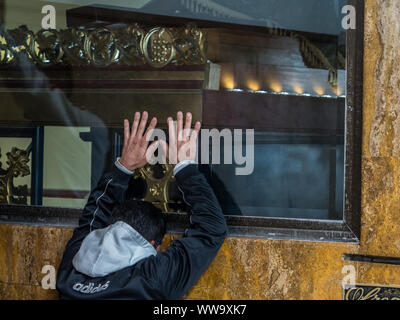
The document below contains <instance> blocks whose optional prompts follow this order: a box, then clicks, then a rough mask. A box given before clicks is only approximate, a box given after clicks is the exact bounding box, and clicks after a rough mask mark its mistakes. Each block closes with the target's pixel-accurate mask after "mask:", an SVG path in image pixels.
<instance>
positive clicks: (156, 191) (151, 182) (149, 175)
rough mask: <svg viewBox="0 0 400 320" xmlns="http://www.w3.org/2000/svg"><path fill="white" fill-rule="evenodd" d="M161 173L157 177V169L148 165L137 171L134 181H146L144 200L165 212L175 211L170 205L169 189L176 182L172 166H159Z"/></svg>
mask: <svg viewBox="0 0 400 320" xmlns="http://www.w3.org/2000/svg"><path fill="white" fill-rule="evenodd" d="M159 168H161V172H160V173H159V174H158V175H156V174H155V167H154V166H151V165H149V164H147V165H146V166H144V167H143V168H140V169H139V170H136V171H135V174H134V179H139V178H142V179H144V180H145V181H146V184H147V186H146V193H145V195H144V197H143V199H142V200H145V201H149V202H151V203H153V204H154V205H155V206H156V207H158V208H159V209H161V210H162V211H164V212H172V211H175V210H174V209H172V208H171V207H170V206H169V204H170V203H171V201H172V200H171V199H170V195H169V188H170V185H171V182H172V181H173V180H174V177H173V167H172V165H168V164H163V165H159Z"/></svg>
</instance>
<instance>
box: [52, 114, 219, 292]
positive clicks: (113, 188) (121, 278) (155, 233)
mask: <svg viewBox="0 0 400 320" xmlns="http://www.w3.org/2000/svg"><path fill="white" fill-rule="evenodd" d="M147 120H148V114H147V112H143V114H142V115H141V114H140V113H138V112H137V113H136V114H135V117H134V120H133V123H132V127H131V128H130V124H129V121H128V120H125V121H124V144H123V149H122V155H121V157H120V158H118V159H117V160H116V162H115V165H114V168H113V170H112V172H110V173H107V174H105V175H104V176H103V177H102V178H101V179H100V181H99V183H98V185H97V187H96V188H95V189H94V190H93V191H92V192H91V194H90V196H89V200H88V203H87V205H86V206H85V208H84V210H83V213H82V215H81V217H80V219H79V225H78V227H77V228H76V229H75V230H74V233H73V236H72V238H71V239H70V240H69V242H68V243H67V246H66V249H65V252H64V256H63V258H62V261H61V264H60V267H59V269H58V274H57V290H58V291H59V293H60V298H62V299H180V298H182V296H183V295H185V294H186V293H187V292H188V290H189V289H190V288H191V287H192V286H193V285H194V284H195V283H196V282H197V280H198V279H199V278H200V276H201V275H202V274H203V273H204V271H205V270H206V269H207V267H208V266H209V265H210V263H211V261H212V260H213V259H214V257H215V256H216V254H217V252H218V250H219V248H220V247H221V245H222V243H223V242H224V239H225V237H226V234H227V226H226V222H225V218H224V216H223V213H222V210H221V207H220V205H219V203H218V201H217V199H216V197H215V195H214V192H213V190H212V189H211V187H210V186H209V184H208V183H207V181H206V179H205V177H204V176H203V174H202V173H200V172H199V171H198V169H197V165H196V164H195V161H194V160H195V158H196V155H195V154H193V152H189V151H187V152H185V151H184V150H193V149H194V150H196V148H188V146H189V147H190V146H193V145H196V143H197V136H198V133H199V131H200V123H199V122H197V123H196V124H195V126H194V130H192V132H191V130H190V129H191V126H192V115H191V114H190V113H187V114H186V119H185V123H184V124H183V114H182V112H178V114H177V122H176V123H177V128H176V129H175V125H174V121H173V119H172V118H168V120H167V121H168V129H169V146H168V145H167V144H166V142H163V143H162V142H161V143H160V141H155V142H153V143H151V144H150V145H149V141H148V139H147V138H146V137H147V136H148V133H149V132H150V131H151V130H153V129H154V128H155V127H156V124H157V119H156V118H153V119H152V120H151V121H150V124H149V126H148V127H147V130H145V129H146V125H147ZM161 144H162V145H163V146H164V150H165V151H166V154H168V152H167V149H168V148H171V147H174V148H176V150H177V154H176V159H175V161H172V163H174V164H175V165H174V176H175V178H176V181H177V184H178V189H179V190H180V191H181V193H182V197H183V200H184V202H185V203H186V204H187V205H188V207H189V208H190V212H189V214H190V227H189V228H188V229H186V231H185V233H184V235H183V236H182V237H181V238H179V239H176V240H174V241H173V242H172V244H171V246H170V247H169V248H168V249H167V250H166V251H163V252H161V251H160V245H161V242H162V239H163V237H164V234H165V232H166V221H165V217H164V214H163V213H162V212H161V211H160V210H159V209H157V208H156V207H155V206H154V205H153V204H151V203H149V202H146V201H139V200H127V199H126V198H125V195H126V191H127V189H128V185H129V180H130V179H131V177H132V175H133V173H134V171H135V170H137V169H139V168H142V167H143V166H144V165H146V164H147V162H148V160H147V159H149V155H151V154H153V153H154V152H155V151H156V149H157V147H158V146H159V145H161ZM185 148H186V149H185ZM180 150H181V151H182V150H183V152H179V151H180ZM170 154H171V153H170ZM169 157H171V155H170V156H169Z"/></svg>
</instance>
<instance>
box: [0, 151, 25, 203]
mask: <svg viewBox="0 0 400 320" xmlns="http://www.w3.org/2000/svg"><path fill="white" fill-rule="evenodd" d="M28 162H29V151H26V150H20V149H18V148H12V150H11V152H7V162H6V164H7V165H8V168H7V169H3V168H2V163H1V162H0V203H7V204H26V203H27V195H28V186H27V185H23V186H15V185H14V179H15V178H17V177H25V176H27V175H29V174H30V169H29V166H28Z"/></svg>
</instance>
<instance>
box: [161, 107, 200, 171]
mask: <svg viewBox="0 0 400 320" xmlns="http://www.w3.org/2000/svg"><path fill="white" fill-rule="evenodd" d="M176 118H177V128H176V129H175V125H174V121H173V119H172V118H171V117H169V118H168V119H167V122H168V130H169V146H168V152H167V155H168V158H169V163H170V164H173V165H176V164H177V163H179V162H181V161H184V160H195V159H196V152H197V137H198V134H199V131H200V128H201V123H200V122H199V121H197V122H196V124H195V125H194V129H193V131H192V132H191V126H192V114H191V113H190V112H188V113H186V120H185V127H183V114H182V112H181V111H179V112H178V113H177V115H176Z"/></svg>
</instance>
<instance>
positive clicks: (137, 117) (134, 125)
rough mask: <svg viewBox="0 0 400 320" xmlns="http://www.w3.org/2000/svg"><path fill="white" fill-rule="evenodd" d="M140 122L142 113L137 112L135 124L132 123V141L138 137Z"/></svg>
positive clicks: (134, 119)
mask: <svg viewBox="0 0 400 320" xmlns="http://www.w3.org/2000/svg"><path fill="white" fill-rule="evenodd" d="M139 120H140V112H135V117H134V118H133V123H132V132H131V136H130V138H131V139H132V138H134V137H135V136H136V132H137V128H138V125H139Z"/></svg>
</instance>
